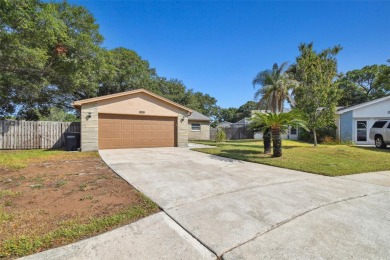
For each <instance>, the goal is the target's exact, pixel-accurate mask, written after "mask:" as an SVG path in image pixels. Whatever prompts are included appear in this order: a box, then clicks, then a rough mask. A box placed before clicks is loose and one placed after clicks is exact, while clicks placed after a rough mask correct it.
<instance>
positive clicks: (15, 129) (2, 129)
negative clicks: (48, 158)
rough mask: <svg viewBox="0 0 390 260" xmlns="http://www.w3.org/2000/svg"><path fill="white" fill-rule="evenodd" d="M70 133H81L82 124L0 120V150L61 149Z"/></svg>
mask: <svg viewBox="0 0 390 260" xmlns="http://www.w3.org/2000/svg"><path fill="white" fill-rule="evenodd" d="M70 132H80V123H79V122H49V121H16V120H0V149H49V148H61V147H64V145H65V137H64V133H70Z"/></svg>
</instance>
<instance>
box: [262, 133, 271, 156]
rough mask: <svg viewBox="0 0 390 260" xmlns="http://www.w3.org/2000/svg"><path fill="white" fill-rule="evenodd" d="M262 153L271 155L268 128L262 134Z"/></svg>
mask: <svg viewBox="0 0 390 260" xmlns="http://www.w3.org/2000/svg"><path fill="white" fill-rule="evenodd" d="M263 143H264V153H265V154H269V153H271V131H270V129H269V128H267V129H265V131H264V134H263Z"/></svg>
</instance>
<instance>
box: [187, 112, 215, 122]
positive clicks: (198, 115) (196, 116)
mask: <svg viewBox="0 0 390 260" xmlns="http://www.w3.org/2000/svg"><path fill="white" fill-rule="evenodd" d="M188 120H194V121H195V120H198V121H210V118H209V117H207V116H205V115H203V114H201V113H199V112H196V111H195V110H192V114H191V115H190V116H189V117H188Z"/></svg>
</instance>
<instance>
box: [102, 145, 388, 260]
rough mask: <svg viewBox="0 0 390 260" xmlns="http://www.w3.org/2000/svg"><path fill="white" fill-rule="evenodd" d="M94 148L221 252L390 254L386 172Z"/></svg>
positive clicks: (245, 255)
mask: <svg viewBox="0 0 390 260" xmlns="http://www.w3.org/2000/svg"><path fill="white" fill-rule="evenodd" d="M100 155H101V157H102V158H103V160H104V161H105V162H106V163H107V164H108V165H109V167H111V169H113V170H114V171H115V172H116V173H117V174H118V175H120V176H121V177H122V178H124V179H125V180H126V181H128V182H129V183H130V184H131V185H133V186H134V187H135V188H137V189H138V190H140V191H141V192H142V193H144V194H145V195H146V196H148V197H150V198H151V199H152V200H154V201H155V202H156V203H157V204H158V205H159V206H160V207H161V208H162V209H163V210H164V211H165V212H166V213H167V214H168V215H169V216H170V217H171V218H172V219H173V220H174V221H175V222H176V223H178V224H179V225H180V226H181V227H183V228H184V229H185V230H186V231H187V232H188V233H189V234H191V236H193V237H194V238H196V239H197V240H198V241H199V242H200V243H202V244H203V245H205V246H206V247H207V248H209V249H210V250H211V251H212V252H213V253H215V254H216V255H217V256H220V257H223V258H224V259H264V258H265V259H269V258H277V259H291V258H372V259H378V258H384V259H385V258H387V259H388V258H390V250H389V245H390V213H389V212H390V187H389V185H386V184H388V183H389V179H390V174H388V172H385V173H381V175H380V176H373V177H370V176H367V177H364V176H363V177H355V178H351V177H344V178H331V177H325V176H320V175H315V174H309V173H304V172H299V171H293V170H288V169H282V168H277V167H271V166H266V165H261V164H254V163H249V162H243V161H238V160H232V159H227V158H222V157H218V156H212V155H207V154H203V153H199V152H194V151H191V150H189V149H183V148H145V149H124V150H101V151H100ZM355 176H359V175H355ZM381 183H385V185H380V184H381Z"/></svg>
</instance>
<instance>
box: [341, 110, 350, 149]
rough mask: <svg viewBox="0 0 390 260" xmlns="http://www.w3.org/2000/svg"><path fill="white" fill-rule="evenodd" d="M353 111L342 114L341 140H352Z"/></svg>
mask: <svg viewBox="0 0 390 260" xmlns="http://www.w3.org/2000/svg"><path fill="white" fill-rule="evenodd" d="M352 113H353V111H349V112H347V113H344V114H341V116H340V140H341V141H342V142H348V141H352V126H353V119H352V118H353V117H352Z"/></svg>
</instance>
